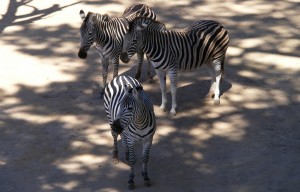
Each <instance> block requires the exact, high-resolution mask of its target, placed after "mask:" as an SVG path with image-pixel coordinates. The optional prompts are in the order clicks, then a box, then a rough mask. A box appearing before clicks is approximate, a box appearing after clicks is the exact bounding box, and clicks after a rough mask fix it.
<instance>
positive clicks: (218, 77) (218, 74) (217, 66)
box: [213, 57, 224, 105]
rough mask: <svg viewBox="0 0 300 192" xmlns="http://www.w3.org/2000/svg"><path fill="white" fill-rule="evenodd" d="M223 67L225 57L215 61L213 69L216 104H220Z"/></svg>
mask: <svg viewBox="0 0 300 192" xmlns="http://www.w3.org/2000/svg"><path fill="white" fill-rule="evenodd" d="M222 65H224V57H222V58H219V59H215V60H213V67H214V73H215V77H216V78H215V81H216V84H215V90H214V97H213V99H214V104H215V105H218V104H220V82H221V79H222V72H223V71H222Z"/></svg>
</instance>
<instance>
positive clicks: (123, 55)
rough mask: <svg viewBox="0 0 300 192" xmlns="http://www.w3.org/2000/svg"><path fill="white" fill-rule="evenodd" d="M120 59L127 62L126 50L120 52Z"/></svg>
mask: <svg viewBox="0 0 300 192" xmlns="http://www.w3.org/2000/svg"><path fill="white" fill-rule="evenodd" d="M120 59H121V61H122V62H123V63H128V62H129V60H130V59H129V57H128V54H127V52H122V53H121V55H120Z"/></svg>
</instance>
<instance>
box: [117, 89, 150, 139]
mask: <svg viewBox="0 0 300 192" xmlns="http://www.w3.org/2000/svg"><path fill="white" fill-rule="evenodd" d="M125 91H126V94H125V95H124V97H123V98H122V99H121V101H120V106H119V109H118V111H117V114H116V117H115V120H114V121H113V129H114V131H115V132H117V133H119V134H120V133H121V132H122V131H123V130H124V129H125V128H126V127H128V125H129V124H130V123H132V122H133V121H135V119H136V117H137V116H138V115H139V113H141V109H142V108H143V106H144V102H143V99H142V94H143V87H142V86H138V87H131V85H130V84H128V85H125Z"/></svg>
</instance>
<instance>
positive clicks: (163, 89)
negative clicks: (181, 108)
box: [155, 70, 167, 111]
mask: <svg viewBox="0 0 300 192" xmlns="http://www.w3.org/2000/svg"><path fill="white" fill-rule="evenodd" d="M155 71H156V74H157V76H158V78H159V85H160V90H161V95H162V96H161V97H162V98H161V100H162V101H161V106H160V108H161V109H162V110H163V111H166V105H167V90H166V72H165V71H161V70H155Z"/></svg>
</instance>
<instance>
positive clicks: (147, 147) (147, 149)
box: [142, 139, 152, 187]
mask: <svg viewBox="0 0 300 192" xmlns="http://www.w3.org/2000/svg"><path fill="white" fill-rule="evenodd" d="M142 142H143V143H142V144H143V152H142V160H143V165H142V166H143V167H142V175H143V177H144V185H145V186H147V187H149V186H150V185H151V183H150V179H149V177H148V171H147V165H148V160H149V152H150V148H151V145H152V139H151V140H150V141H142Z"/></svg>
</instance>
